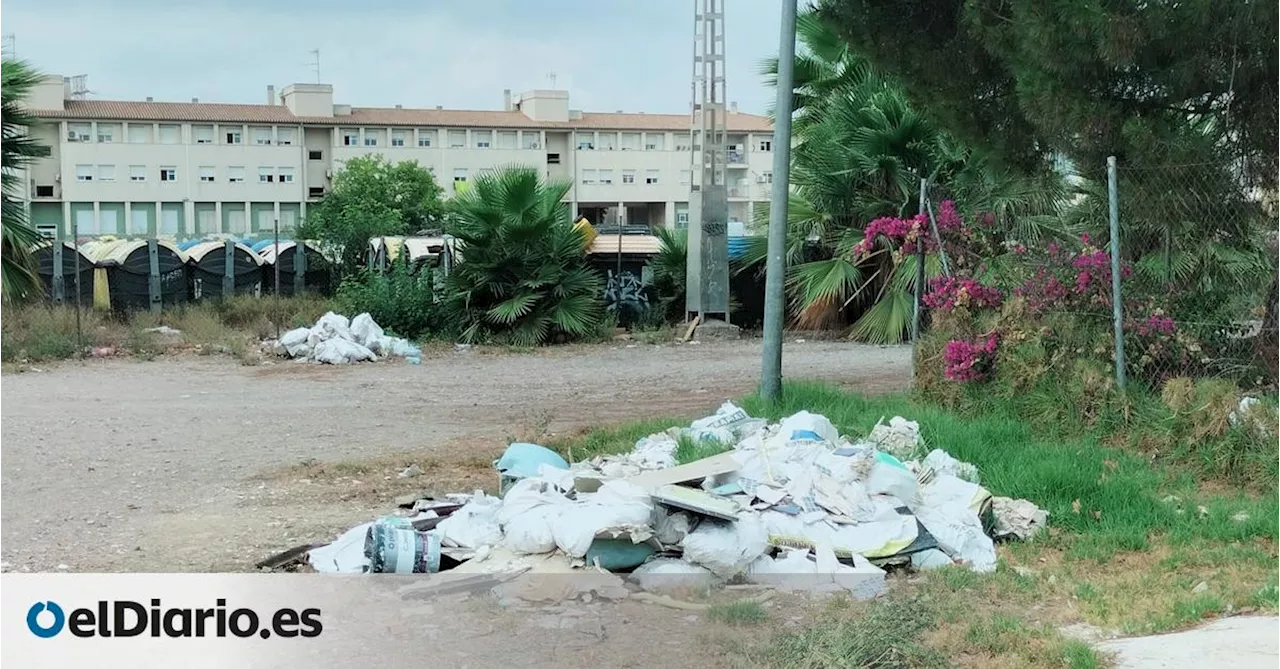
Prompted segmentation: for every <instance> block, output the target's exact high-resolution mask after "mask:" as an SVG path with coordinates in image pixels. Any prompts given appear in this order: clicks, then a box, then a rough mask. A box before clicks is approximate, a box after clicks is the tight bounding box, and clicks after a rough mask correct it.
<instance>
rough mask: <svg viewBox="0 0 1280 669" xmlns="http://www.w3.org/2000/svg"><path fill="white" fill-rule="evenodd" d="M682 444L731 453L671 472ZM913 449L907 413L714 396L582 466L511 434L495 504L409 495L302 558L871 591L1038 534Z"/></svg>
mask: <svg viewBox="0 0 1280 669" xmlns="http://www.w3.org/2000/svg"><path fill="white" fill-rule="evenodd" d="M682 441H684V442H686V443H688V442H689V441H695V442H698V441H701V442H707V441H714V442H718V443H719V444H723V445H724V446H725V447H726V448H728V450H727V451H725V452H723V453H720V454H719V455H715V456H713V457H709V458H704V459H701V460H698V461H695V462H690V463H686V464H681V465H677V463H676V452H677V449H678V448H679V445H680V443H681V442H682ZM925 450H926V449H925V447H924V445H923V443H922V441H921V438H920V429H919V425H918V424H916V423H914V422H912V421H908V420H905V419H903V418H901V417H894V418H893V419H892V420H890V421H889V422H888V423H887V424H885V423H883V422H882V423H881V424H879V425H877V426H876V427H875V428H874V429H873V430H872V431H871V433H870V434H869V435H867V436H866V437H864V438H859V439H855V440H851V439H848V438H846V437H844V436H841V435H840V434H839V433H838V432H837V430H836V429H835V427H834V426H833V425H832V424H831V422H830V421H829V420H827V419H826V418H825V417H823V416H820V415H815V414H811V413H808V412H803V411H802V412H800V413H798V414H795V415H793V416H790V417H788V418H786V419H784V420H783V421H782V422H781V423H778V424H772V425H769V424H766V422H765V421H763V420H758V419H753V418H751V417H750V416H748V415H747V414H746V412H745V411H743V410H742V409H740V408H738V407H736V406H734V405H733V404H731V403H725V404H724V406H722V407H721V408H720V410H719V411H717V412H716V414H714V415H712V416H709V417H707V418H704V419H701V420H698V421H694V422H693V424H692V425H690V426H689V427H687V428H672V429H669V430H667V431H665V432H662V433H658V434H653V435H650V436H648V437H646V438H644V439H641V440H640V441H639V442H637V443H636V445H635V448H634V449H633V450H632V451H631V452H629V453H625V454H621V455H605V456H598V457H595V458H593V459H591V460H588V461H585V462H578V463H574V464H569V463H567V462H565V461H564V460H563V459H562V458H561V457H560V456H559V455H557V454H556V453H554V452H552V451H550V450H548V449H545V448H542V447H541V446H537V445H534V444H512V445H511V446H510V447H509V448H508V450H507V452H506V454H504V456H503V458H502V459H500V460H498V461H497V462H495V463H494V464H495V467H496V469H497V470H498V474H499V490H500V494H501V495H502V496H501V497H493V496H490V495H486V494H485V493H483V492H480V491H476V492H475V493H473V494H470V495H451V496H449V497H448V498H447V499H444V500H433V499H421V500H417V501H416V502H414V503H412V504H411V506H412V513H413V514H414V515H412V516H389V517H386V518H381V519H378V520H376V521H374V522H372V523H366V524H364V525H360V526H357V527H355V528H352V529H351V530H349V531H348V532H346V533H345V534H343V535H342V536H341V537H340V538H339V539H338V540H337V541H335V542H334V543H332V544H329V545H328V546H323V547H318V548H314V549H312V550H310V552H309V556H308V561H309V562H310V564H311V566H312V567H314V568H315V569H316V570H317V571H322V572H348V573H363V572H391V573H428V572H437V571H443V570H452V571H455V572H462V573H488V574H497V573H515V572H521V571H530V570H532V571H533V572H534V573H575V572H576V573H591V572H596V573H598V572H601V571H609V572H628V573H630V575H631V578H632V579H633V580H635V581H636V582H637V583H638V584H639V585H640V587H641V588H643V589H648V587H649V584H650V583H666V584H669V583H671V582H673V581H678V582H680V583H681V584H687V583H698V584H714V583H717V582H727V581H730V580H745V581H748V582H752V583H760V584H767V585H770V586H773V587H777V588H781V589H801V588H802V589H808V590H812V589H845V590H849V591H851V592H853V593H854V595H855V596H859V597H873V596H876V595H878V594H879V593H881V592H882V591H883V588H884V587H885V582H884V575H885V570H886V569H895V568H897V569H932V568H936V567H941V566H946V565H952V564H959V565H964V566H967V567H968V568H970V569H973V570H975V571H980V572H989V571H992V570H994V569H995V567H996V552H995V546H994V543H993V538H994V539H1001V538H1018V539H1028V538H1030V537H1031V536H1032V535H1034V534H1035V533H1036V532H1038V531H1039V530H1041V529H1042V528H1043V527H1044V525H1045V523H1046V520H1047V518H1046V514H1045V512H1044V511H1042V510H1040V509H1039V508H1037V507H1036V506H1035V505H1034V504H1032V503H1031V502H1028V501H1026V500H1012V499H1008V498H1000V497H993V496H992V495H991V493H990V492H988V491H987V490H985V489H984V488H982V487H981V485H979V481H978V471H977V469H976V468H975V467H973V466H972V465H969V464H966V463H963V462H959V461H957V460H956V459H954V458H952V457H951V456H949V455H948V454H947V453H945V452H944V451H942V450H938V449H934V450H931V451H928V452H927V453H926V452H925ZM922 454H923V457H922V458H920V459H918V460H917V459H912V458H916V457H919V456H920V455H922Z"/></svg>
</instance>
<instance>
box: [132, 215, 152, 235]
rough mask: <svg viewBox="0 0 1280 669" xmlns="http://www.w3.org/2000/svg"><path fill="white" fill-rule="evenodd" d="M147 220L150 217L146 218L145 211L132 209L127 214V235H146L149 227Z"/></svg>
mask: <svg viewBox="0 0 1280 669" xmlns="http://www.w3.org/2000/svg"><path fill="white" fill-rule="evenodd" d="M149 218H150V217H149V216H147V210H146V209H134V210H133V211H131V212H129V234H131V235H145V234H147V228H149V227H151V225H150V223H151V221H150V220H148V219H149Z"/></svg>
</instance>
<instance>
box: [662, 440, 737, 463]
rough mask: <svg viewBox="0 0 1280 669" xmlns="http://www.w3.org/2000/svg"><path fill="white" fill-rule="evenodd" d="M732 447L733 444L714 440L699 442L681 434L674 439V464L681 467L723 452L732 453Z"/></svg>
mask: <svg viewBox="0 0 1280 669" xmlns="http://www.w3.org/2000/svg"><path fill="white" fill-rule="evenodd" d="M733 446H734V445H733V444H726V443H723V442H720V441H717V440H715V439H700V440H699V439H694V438H693V437H690V436H689V435H685V434H682V435H680V437H679V438H678V439H676V464H681V465H683V464H687V463H690V462H697V461H698V460H702V459H703V458H709V457H712V456H714V455H720V454H721V453H724V452H725V451H732V450H733Z"/></svg>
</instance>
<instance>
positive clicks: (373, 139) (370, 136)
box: [364, 130, 378, 146]
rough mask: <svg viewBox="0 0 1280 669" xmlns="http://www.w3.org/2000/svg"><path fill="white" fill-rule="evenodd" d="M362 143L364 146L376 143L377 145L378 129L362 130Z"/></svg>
mask: <svg viewBox="0 0 1280 669" xmlns="http://www.w3.org/2000/svg"><path fill="white" fill-rule="evenodd" d="M364 145H365V146H377V145H378V131H377V130H365V131H364Z"/></svg>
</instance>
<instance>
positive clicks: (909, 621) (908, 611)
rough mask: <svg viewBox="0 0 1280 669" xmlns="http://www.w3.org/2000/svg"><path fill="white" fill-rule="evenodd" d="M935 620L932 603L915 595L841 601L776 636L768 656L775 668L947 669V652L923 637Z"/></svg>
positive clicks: (833, 602) (833, 601)
mask: <svg viewBox="0 0 1280 669" xmlns="http://www.w3.org/2000/svg"><path fill="white" fill-rule="evenodd" d="M935 621H936V615H935V613H934V611H933V610H932V609H931V608H930V607H929V605H928V604H927V603H926V602H924V601H922V600H919V599H915V598H896V597H890V598H888V599H885V600H881V601H877V602H873V603H871V604H869V605H867V606H866V607H865V608H863V607H858V608H856V609H855V608H854V607H851V606H850V605H849V604H848V603H847V601H846V600H842V599H836V600H832V602H831V604H830V605H829V606H827V608H826V610H825V611H823V612H822V614H821V615H820V616H819V618H818V620H817V621H815V623H814V624H813V625H810V626H809V627H808V628H806V629H804V630H801V631H798V632H791V633H785V634H782V635H780V636H779V637H778V638H777V639H775V640H774V642H773V643H772V644H771V648H770V650H769V652H767V653H766V657H767V658H768V659H769V660H770V661H771V664H772V665H773V666H776V667H788V668H804V669H808V668H810V667H812V668H817V667H824V668H825V667H830V668H832V669H836V668H840V669H845V668H847V669H855V668H857V669H865V668H871V669H915V668H918V667H944V666H946V660H945V658H944V657H943V656H942V654H941V653H939V652H938V651H936V650H933V649H932V648H929V647H928V646H926V645H925V644H924V643H923V639H922V637H923V634H924V632H925V631H926V630H928V629H929V628H930V627H932V626H933V625H934V623H935Z"/></svg>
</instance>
